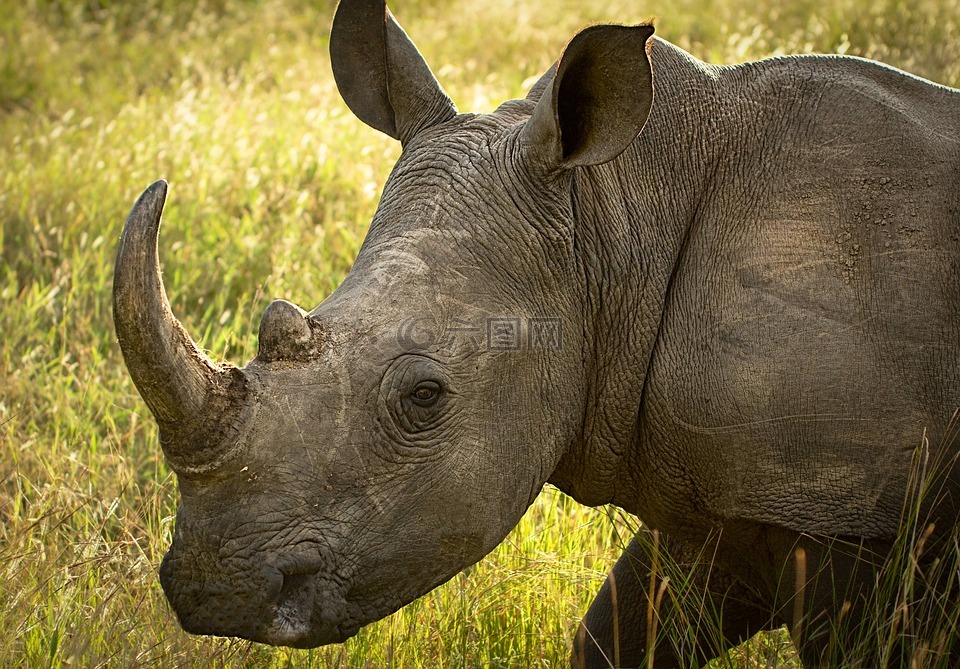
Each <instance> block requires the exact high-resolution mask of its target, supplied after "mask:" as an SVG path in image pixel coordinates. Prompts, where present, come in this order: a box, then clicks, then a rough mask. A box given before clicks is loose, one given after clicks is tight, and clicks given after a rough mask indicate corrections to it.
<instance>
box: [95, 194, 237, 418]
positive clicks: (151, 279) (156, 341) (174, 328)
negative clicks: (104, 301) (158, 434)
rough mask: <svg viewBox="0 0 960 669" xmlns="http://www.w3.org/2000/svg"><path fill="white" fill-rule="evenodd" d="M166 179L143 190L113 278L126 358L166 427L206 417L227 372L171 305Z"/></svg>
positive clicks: (116, 319) (139, 387)
mask: <svg viewBox="0 0 960 669" xmlns="http://www.w3.org/2000/svg"><path fill="white" fill-rule="evenodd" d="M166 195H167V183H166V181H162V180H161V181H157V182H156V183H154V184H152V185H151V186H150V187H149V188H147V190H145V191H144V192H143V194H142V195H141V196H140V198H139V199H138V200H137V202H136V204H134V205H133V209H132V210H131V212H130V215H129V216H128V217H127V222H126V224H125V225H124V226H123V233H122V235H121V236H120V246H119V248H118V249H117V261H116V266H115V268H114V277H113V322H114V327H115V328H116V332H117V339H118V341H119V342H120V350H121V351H122V352H123V359H124V361H125V362H126V364H127V369H129V371H130V376H131V377H132V378H133V382H134V384H135V385H136V386H137V390H139V391H140V395H141V396H142V397H143V400H144V402H146V403H147V406H148V407H149V408H150V411H151V412H152V413H153V415H154V416H155V417H156V419H157V423H158V424H159V425H160V428H161V431H163V430H164V429H167V430H180V429H183V428H185V427H186V426H188V425H189V424H191V423H193V422H194V421H195V420H197V419H199V418H200V417H201V416H202V412H203V411H204V408H205V407H206V405H207V404H208V401H209V399H210V397H211V395H213V394H214V393H215V391H216V388H217V386H218V380H219V377H220V376H221V375H222V374H223V373H224V372H225V371H227V369H228V368H227V367H221V366H218V365H215V364H214V363H213V362H211V361H210V360H209V359H208V358H207V357H206V356H205V355H204V354H203V353H202V352H201V351H200V349H199V348H198V347H197V345H196V344H195V343H194V341H193V340H192V339H191V338H190V336H189V335H188V334H187V333H186V331H184V329H183V326H181V325H180V322H179V321H178V320H177V319H176V317H174V315H173V312H172V311H171V310H170V302H169V301H168V300H167V294H166V291H165V290H164V288H163V280H162V279H161V276H160V260H159V254H158V251H157V237H158V234H159V231H160V214H161V212H162V211H163V203H164V201H165V199H166Z"/></svg>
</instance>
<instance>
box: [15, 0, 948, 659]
mask: <svg viewBox="0 0 960 669" xmlns="http://www.w3.org/2000/svg"><path fill="white" fill-rule="evenodd" d="M392 7H393V9H394V12H395V13H396V14H397V15H398V16H399V17H400V19H401V21H402V22H403V24H404V26H405V27H406V29H407V30H408V32H410V34H411V35H412V36H413V37H414V39H415V40H416V41H417V43H418V45H419V46H420V48H421V50H422V51H423V52H424V54H425V55H426V57H427V59H428V61H430V62H431V64H432V65H433V68H434V71H435V72H436V73H437V75H438V77H439V78H440V79H441V80H442V82H443V84H444V86H445V87H446V89H447V90H448V91H449V92H450V94H451V95H452V97H453V98H454V99H455V101H456V102H457V103H458V105H459V106H460V108H461V109H463V110H476V111H487V110H490V109H492V108H493V107H495V106H496V105H497V104H498V103H499V102H500V101H502V100H504V99H507V98H510V97H517V96H521V95H523V94H524V93H525V90H526V88H527V87H528V86H529V85H530V84H531V83H532V82H533V81H534V80H535V79H536V77H538V76H539V74H541V73H542V72H543V71H544V70H545V69H546V68H547V67H548V66H549V65H550V64H551V63H552V62H553V61H554V60H555V59H556V58H557V56H558V54H559V53H560V51H561V49H562V47H563V45H564V43H565V41H566V40H567V39H569V38H570V37H571V36H572V35H573V34H574V32H575V31H576V30H577V29H579V28H580V27H582V26H584V25H585V24H588V23H590V22H601V21H617V22H639V21H643V20H647V19H650V18H656V24H657V29H658V34H659V35H660V36H662V37H664V38H666V39H668V40H670V41H672V42H674V43H676V44H678V45H680V46H682V47H683V48H685V49H687V50H689V51H691V52H692V53H694V54H695V55H697V56H699V57H701V58H704V59H706V60H708V61H711V62H715V63H730V62H739V61H743V60H748V59H754V58H759V57H763V56H767V55H771V54H777V53H788V52H811V51H818V52H831V53H849V54H856V55H861V56H867V57H871V58H877V59H880V60H884V61H886V62H888V63H891V64H893V65H896V66H899V67H902V68H904V69H907V70H909V71H912V72H914V73H916V74H919V75H922V76H925V77H928V78H931V79H933V80H935V81H938V82H941V83H944V84H948V85H953V86H958V85H960V11H958V7H957V4H956V0H911V1H910V2H903V1H902V0H869V1H866V0H831V1H830V2H823V1H822V0H795V1H794V2H791V3H780V2H774V1H773V0H758V1H756V2H742V1H741V0H670V1H669V2H668V1H666V0H644V1H640V0H607V1H605V2H602V3H601V2H594V3H589V2H582V1H581V0H553V1H552V2H550V3H540V2H523V1H521V0H489V1H488V2H476V1H475V0H444V1H440V0H396V2H394V3H393V4H392ZM333 9H334V4H333V1H332V0H314V1H313V2H310V1H308V0H262V1H253V0H206V1H205V2H200V3H193V2H178V1H177V0H140V1H138V2H132V1H128V0H99V1H98V0H85V1H79V0H77V1H73V0H0V520H2V522H0V639H2V640H3V641H2V642H0V666H3V667H13V666H32V667H61V666H76V667H96V666H111V667H114V666H116V667H120V666H124V667H125V666H163V667H173V666H178V667H181V666H182V667H207V666H268V667H286V666H297V667H307V666H315V667H326V666H330V667H384V666H401V667H415V666H430V667H480V666H483V667H508V666H509V667H559V666H565V665H566V663H567V657H568V652H569V650H568V649H569V643H570V639H571V637H572V634H573V632H574V630H575V628H576V623H577V620H578V617H579V615H580V614H581V613H582V612H583V611H584V610H585V609H586V607H587V605H588V604H589V601H590V599H591V598H592V596H593V593H594V592H595V591H596V590H597V588H598V587H599V585H600V583H601V581H602V579H603V576H604V573H605V571H606V569H607V567H608V566H609V565H610V564H611V560H613V559H615V557H616V555H617V554H618V553H619V550H620V547H621V546H622V545H623V544H624V543H625V542H626V541H627V539H628V537H629V533H630V527H631V526H633V525H634V524H635V523H636V521H635V520H633V519H629V518H624V517H622V516H621V515H620V514H619V513H618V512H616V510H613V509H596V510H594V509H587V508H584V507H580V506H579V505H577V504H576V503H574V502H573V501H572V500H569V499H567V498H565V497H564V496H563V495H562V494H560V493H559V492H557V491H556V490H551V489H548V490H547V491H546V493H545V494H544V495H542V496H541V498H540V500H539V501H538V503H537V504H536V505H535V506H534V507H533V508H532V509H531V510H530V512H529V513H528V514H527V516H526V517H525V518H524V520H523V522H522V523H521V525H520V526H519V527H518V528H517V530H516V531H515V532H514V533H513V534H512V535H511V536H510V538H509V539H508V540H507V541H506V542H505V543H504V545H503V546H501V547H500V548H499V549H497V550H496V551H495V553H494V554H493V555H492V556H490V557H489V558H487V559H486V560H484V561H483V562H482V563H480V564H479V565H477V566H475V567H474V568H471V569H470V570H468V571H466V572H464V573H462V574H460V575H459V576H457V577H456V578H454V579H453V580H452V581H451V582H449V583H448V584H447V585H445V586H443V587H441V588H439V589H437V590H436V591H434V592H433V593H431V594H430V595H429V596H427V597H425V598H423V599H422V600H420V601H418V602H416V603H414V604H412V605H411V606H409V607H407V608H406V609H404V610H403V611H401V612H400V613H399V614H397V615H394V616H392V617H390V618H389V619H387V620H385V621H382V622H381V623H379V624H376V625H373V626H371V627H369V628H367V629H365V630H363V631H362V632H361V633H360V634H359V635H358V636H357V637H356V638H355V639H353V640H351V641H350V642H348V643H347V644H345V645H344V646H339V647H332V648H322V649H317V650H313V651H291V650H287V649H273V648H267V647H262V646H257V645H254V644H250V643H247V642H241V641H230V640H222V639H210V638H196V637H191V636H189V635H187V634H185V633H183V632H182V631H181V630H180V629H179V627H178V626H177V624H176V621H175V619H174V616H173V613H172V612H171V610H170V609H169V607H168V606H167V604H166V602H165V600H164V598H163V595H162V593H161V591H160V587H159V584H158V581H157V575H156V568H157V564H158V563H159V560H160V558H161V556H162V554H163V551H164V550H165V547H166V546H167V545H168V544H169V541H170V538H171V535H172V532H173V516H174V513H175V509H176V503H177V493H176V485H175V480H174V477H173V475H172V474H171V472H170V471H169V469H168V468H167V466H166V465H165V463H164V461H163V459H162V457H161V454H160V450H159V448H158V446H157V435H156V429H155V426H154V424H153V421H152V420H151V418H150V415H149V412H148V411H147V409H146V407H145V406H144V404H143V403H142V402H141V400H140V398H139V396H138V395H137V392H136V390H135V389H134V387H133V385H132V383H131V381H130V379H129V378H128V376H127V373H126V371H125V369H124V366H123V363H122V360H121V356H120V351H119V349H118V347H117V345H116V342H115V336H114V332H113V325H112V317H111V307H110V299H111V297H110V296H111V277H112V271H113V257H114V253H115V249H116V244H117V239H118V235H119V233H120V229H121V226H122V224H123V220H124V218H125V216H126V213H127V212H128V211H129V208H130V206H131V205H132V203H133V201H134V200H135V198H136V197H137V196H138V195H139V193H140V192H141V190H142V189H143V188H144V187H145V186H147V185H148V184H149V183H151V182H152V181H154V180H155V179H157V178H161V177H162V178H166V179H168V180H169V181H170V200H169V201H168V204H167V209H166V211H165V225H164V229H163V233H162V235H161V256H162V258H163V262H164V268H165V281H166V285H167V290H168V291H169V294H170V296H171V301H172V303H173V309H174V311H175V313H177V314H178V315H179V316H180V318H181V320H183V321H184V323H185V325H186V326H187V329H188V330H189V331H190V332H191V333H192V334H193V335H194V336H195V337H196V338H197V339H198V340H199V341H200V342H201V343H202V345H203V346H204V347H205V348H206V349H208V350H209V351H210V354H211V356H213V357H214V358H229V359H231V360H233V361H235V362H237V363H243V362H246V361H247V360H249V359H250V358H251V357H252V356H253V355H254V354H255V352H256V325H257V323H258V321H259V315H260V312H261V311H262V310H263V308H264V307H265V306H266V305H267V304H268V303H269V301H270V300H271V299H273V298H275V297H285V298H287V299H290V300H291V301H294V302H296V303H298V304H302V305H304V306H306V307H308V308H309V307H311V306H313V305H315V304H317V303H319V301H320V300H321V299H322V298H323V297H324V296H325V295H327V294H328V293H329V292H330V291H331V290H332V289H333V288H334V287H335V286H336V285H337V284H338V282H339V281H340V280H342V278H343V277H344V275H345V273H346V272H347V270H348V269H349V267H350V264H351V261H352V259H353V257H354V255H355V253H356V251H357V249H358V247H359V244H360V242H361V240H362V238H363V235H364V231H365V228H366V225H367V222H368V221H369V219H370V217H371V215H372V213H373V210H374V208H375V206H376V202H377V197H378V193H379V190H380V188H381V186H382V184H383V182H384V179H385V177H386V174H387V172H388V170H389V169H390V166H391V165H392V163H393V161H394V160H395V159H396V157H397V155H398V153H399V146H398V145H397V144H395V143H394V142H393V141H392V140H389V139H387V138H385V137H383V136H380V135H378V134H377V133H376V132H374V131H372V130H370V129H368V128H367V127H366V126H364V125H362V124H361V123H360V122H359V121H357V120H356V119H355V118H354V117H353V116H352V115H351V114H350V112H349V111H348V110H347V109H346V107H345V106H344V105H343V103H342V102H341V101H340V99H339V98H338V95H337V92H336V88H335V86H334V84H333V79H332V76H331V73H330V67H329V59H328V56H327V38H328V31H329V25H330V20H331V17H332V14H333ZM909 554H910V553H909V550H908V551H907V552H906V553H905V555H907V556H909ZM676 581H677V583H680V582H681V581H682V579H676ZM898 582H899V581H898ZM894 587H896V586H894ZM954 608H955V607H954ZM954 615H955V614H954ZM728 660H729V661H728V663H727V664H729V666H733V667H743V668H745V667H751V668H752V667H774V666H780V667H795V666H797V665H796V664H795V660H794V653H793V650H792V647H791V645H790V642H789V638H788V637H787V636H786V634H785V633H780V634H772V635H768V636H766V637H764V638H762V639H759V640H757V641H755V642H754V643H752V644H750V645H748V646H746V647H744V648H741V649H739V650H738V651H737V652H736V653H735V654H734V655H733V656H731V658H728Z"/></svg>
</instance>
